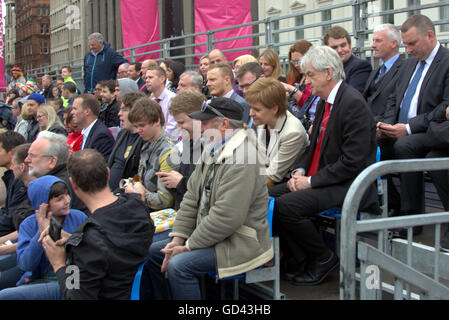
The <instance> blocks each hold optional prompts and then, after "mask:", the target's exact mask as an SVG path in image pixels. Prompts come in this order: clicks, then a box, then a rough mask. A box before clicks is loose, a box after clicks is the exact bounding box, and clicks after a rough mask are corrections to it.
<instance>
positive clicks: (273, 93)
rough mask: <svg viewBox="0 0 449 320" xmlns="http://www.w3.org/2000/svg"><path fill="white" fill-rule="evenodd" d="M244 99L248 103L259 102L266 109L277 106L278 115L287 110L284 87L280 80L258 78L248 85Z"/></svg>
mask: <svg viewBox="0 0 449 320" xmlns="http://www.w3.org/2000/svg"><path fill="white" fill-rule="evenodd" d="M245 100H246V102H248V103H249V104H250V105H251V104H255V103H260V104H262V105H263V106H264V107H265V108H268V109H272V108H274V107H275V106H277V107H278V113H277V114H278V115H284V114H286V112H287V105H286V103H287V98H286V95H285V88H284V86H283V85H282V84H281V82H280V81H278V80H276V79H273V78H260V79H258V80H257V81H256V82H254V83H253V84H252V85H251V86H250V87H249V89H248V92H247V93H246V95H245Z"/></svg>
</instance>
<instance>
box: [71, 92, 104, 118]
mask: <svg viewBox="0 0 449 320" xmlns="http://www.w3.org/2000/svg"><path fill="white" fill-rule="evenodd" d="M76 99H81V100H82V101H81V107H82V108H83V109H84V110H86V109H90V110H91V111H92V114H93V115H95V116H97V117H98V115H99V114H100V103H99V102H98V100H97V98H95V96H94V95H92V94H90V93H84V94H80V95H79V96H77V97H76V98H75V100H76Z"/></svg>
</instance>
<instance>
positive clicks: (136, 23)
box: [120, 0, 160, 61]
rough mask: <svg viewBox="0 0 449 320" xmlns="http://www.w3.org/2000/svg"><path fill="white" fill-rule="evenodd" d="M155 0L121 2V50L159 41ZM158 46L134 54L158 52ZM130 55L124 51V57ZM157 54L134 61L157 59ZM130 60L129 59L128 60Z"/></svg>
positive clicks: (141, 49) (124, 0) (157, 12)
mask: <svg viewBox="0 0 449 320" xmlns="http://www.w3.org/2000/svg"><path fill="white" fill-rule="evenodd" d="M157 3H158V1H157V0H121V1H120V9H121V15H122V32H123V48H129V47H134V46H138V45H141V44H144V43H149V42H154V41H158V40H159V10H158V4H157ZM159 48H160V46H159V44H156V45H151V46H146V47H143V48H138V49H136V54H139V53H143V52H148V51H153V50H159ZM129 55H131V52H130V51H125V52H124V56H129ZM158 58H159V53H158V52H157V53H151V54H146V55H143V56H138V57H136V61H143V60H145V59H158ZM128 60H131V59H128Z"/></svg>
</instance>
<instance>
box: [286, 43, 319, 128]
mask: <svg viewBox="0 0 449 320" xmlns="http://www.w3.org/2000/svg"><path fill="white" fill-rule="evenodd" d="M311 47H312V44H311V43H310V42H309V41H307V40H300V41H298V42H296V43H295V44H293V45H292V46H291V47H290V50H289V52H288V60H289V70H288V72H287V83H283V85H284V88H285V90H286V91H287V92H288V94H289V101H288V103H287V108H288V110H289V111H290V112H291V113H293V114H294V115H295V116H296V117H297V118H299V119H300V120H301V122H302V124H303V125H304V127H305V128H306V130H307V129H308V128H309V126H310V124H311V122H312V120H313V117H314V114H315V107H316V102H317V101H318V99H316V97H315V96H312V90H311V88H310V87H309V86H307V85H306V84H305V80H306V76H305V74H304V72H303V71H302V70H301V67H300V62H301V59H302V57H303V56H304V55H305V54H306V53H307V51H308V50H309V49H310V48H311ZM315 100H316V101H315Z"/></svg>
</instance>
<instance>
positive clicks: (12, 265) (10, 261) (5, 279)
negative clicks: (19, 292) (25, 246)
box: [0, 253, 23, 290]
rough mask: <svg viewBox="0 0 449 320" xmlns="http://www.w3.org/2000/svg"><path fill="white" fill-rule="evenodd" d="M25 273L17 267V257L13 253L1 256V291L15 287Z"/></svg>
mask: <svg viewBox="0 0 449 320" xmlns="http://www.w3.org/2000/svg"><path fill="white" fill-rule="evenodd" d="M22 275H23V271H22V270H20V269H19V267H18V266H17V255H16V253H11V254H7V255H2V256H0V290H2V289H5V288H10V287H15V286H16V282H17V281H19V280H20V278H21V277H22Z"/></svg>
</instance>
